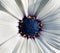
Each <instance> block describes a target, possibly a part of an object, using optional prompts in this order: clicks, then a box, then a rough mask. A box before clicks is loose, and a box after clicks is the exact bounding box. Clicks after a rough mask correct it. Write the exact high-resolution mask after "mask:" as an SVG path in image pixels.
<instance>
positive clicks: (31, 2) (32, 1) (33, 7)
mask: <svg viewBox="0 0 60 53" xmlns="http://www.w3.org/2000/svg"><path fill="white" fill-rule="evenodd" d="M40 3H41V0H28V14H29V15H35V13H36V11H37V9H38V7H39V5H40Z"/></svg>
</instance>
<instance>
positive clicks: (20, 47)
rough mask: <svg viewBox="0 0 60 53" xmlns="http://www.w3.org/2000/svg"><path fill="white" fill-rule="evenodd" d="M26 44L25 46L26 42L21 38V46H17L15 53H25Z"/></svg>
mask: <svg viewBox="0 0 60 53" xmlns="http://www.w3.org/2000/svg"><path fill="white" fill-rule="evenodd" d="M26 44H27V40H26V39H25V38H23V39H22V40H21V44H20V46H19V49H18V51H17V53H26Z"/></svg>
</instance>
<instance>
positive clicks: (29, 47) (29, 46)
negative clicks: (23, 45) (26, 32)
mask: <svg viewBox="0 0 60 53" xmlns="http://www.w3.org/2000/svg"><path fill="white" fill-rule="evenodd" d="M27 53H31V39H28V45H27Z"/></svg>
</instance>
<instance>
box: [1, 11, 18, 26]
mask: <svg viewBox="0 0 60 53" xmlns="http://www.w3.org/2000/svg"><path fill="white" fill-rule="evenodd" d="M0 25H13V26H15V27H16V26H18V20H17V19H15V17H12V16H11V15H9V14H8V13H6V12H4V11H0Z"/></svg>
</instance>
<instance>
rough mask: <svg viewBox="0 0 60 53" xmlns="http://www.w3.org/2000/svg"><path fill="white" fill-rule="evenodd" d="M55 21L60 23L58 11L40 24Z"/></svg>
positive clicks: (59, 12)
mask: <svg viewBox="0 0 60 53" xmlns="http://www.w3.org/2000/svg"><path fill="white" fill-rule="evenodd" d="M56 21H60V11H59V10H58V11H57V12H55V13H53V14H52V15H50V16H48V17H46V18H45V19H43V20H42V22H43V23H44V24H47V23H53V22H55V23H56ZM58 23H59V22H58Z"/></svg>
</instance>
